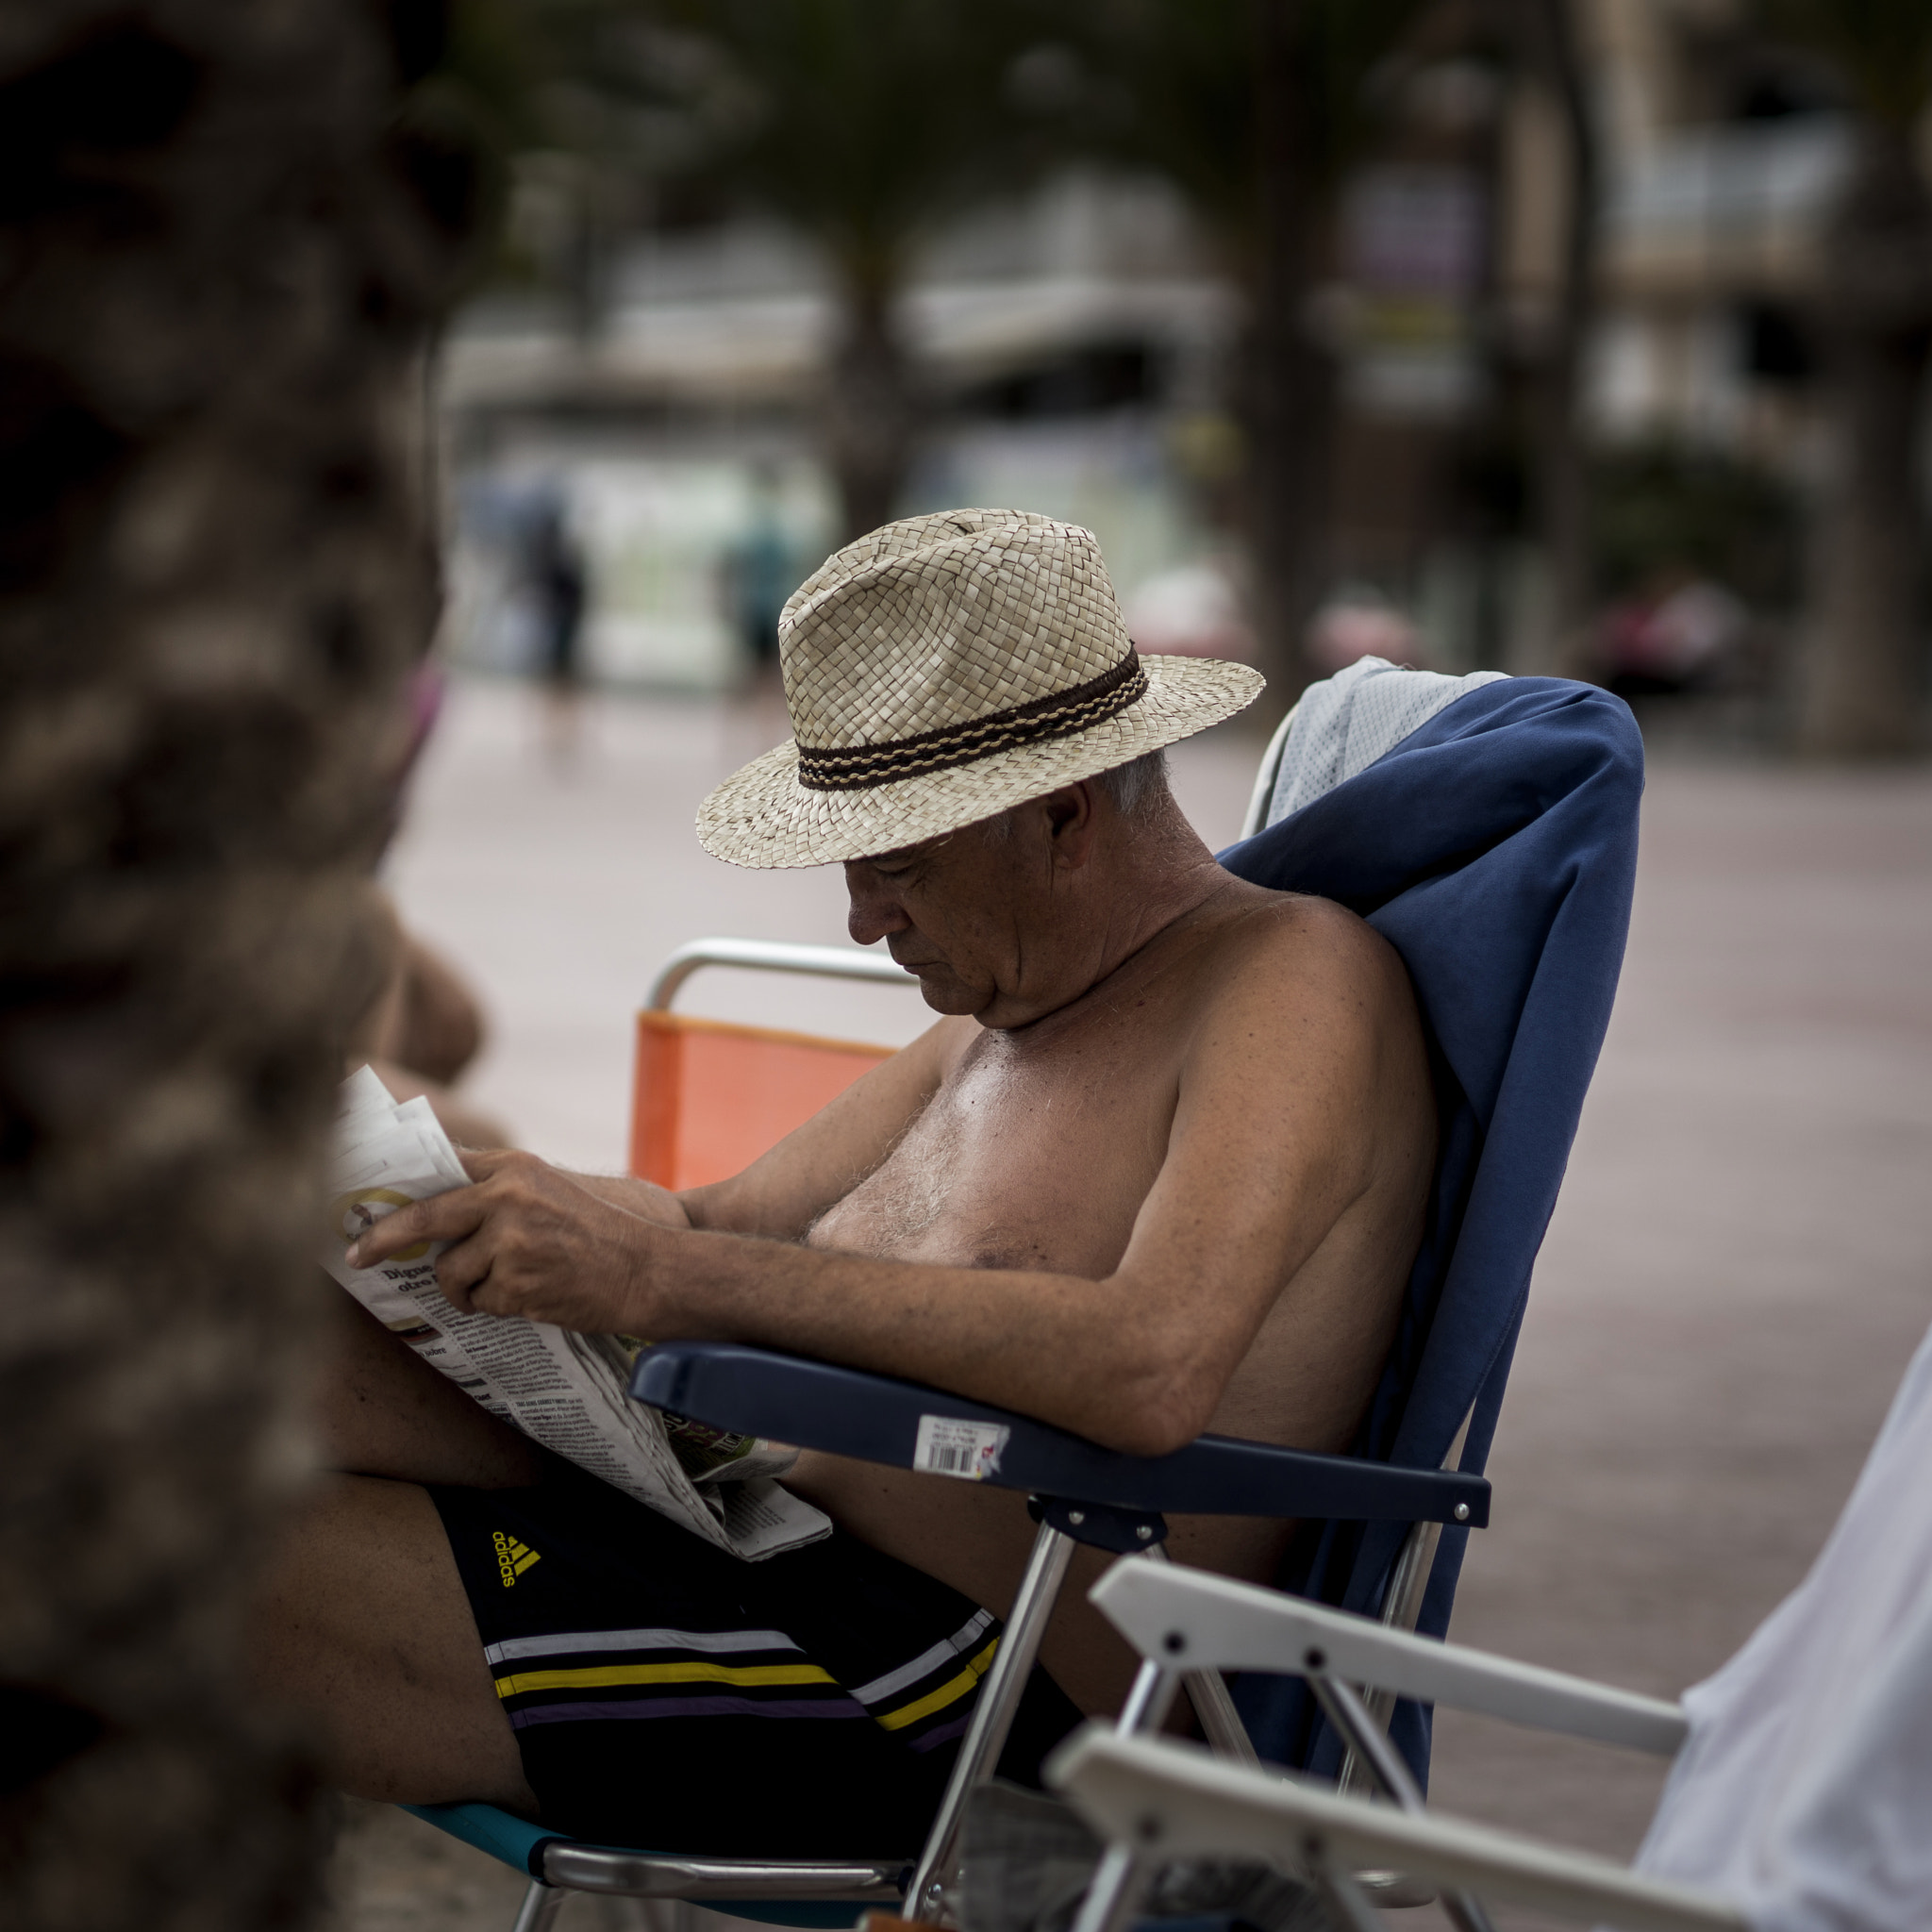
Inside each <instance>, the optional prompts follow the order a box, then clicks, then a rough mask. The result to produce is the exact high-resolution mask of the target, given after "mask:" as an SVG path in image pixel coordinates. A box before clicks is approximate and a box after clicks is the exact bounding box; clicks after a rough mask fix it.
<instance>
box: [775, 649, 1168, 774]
mask: <svg viewBox="0 0 1932 1932" xmlns="http://www.w3.org/2000/svg"><path fill="white" fill-rule="evenodd" d="M1146 693H1147V674H1146V673H1145V672H1144V671H1142V670H1141V658H1140V655H1139V654H1138V653H1137V652H1136V651H1135V649H1134V647H1133V646H1132V645H1131V644H1129V645H1128V646H1127V655H1126V656H1125V657H1124V658H1122V659H1121V661H1120V662H1119V663H1118V664H1116V665H1115V666H1114V667H1113V668H1112V670H1110V671H1103V672H1102V673H1101V674H1100V675H1099V676H1098V677H1091V678H1089V679H1088V680H1087V682H1086V683H1085V684H1076V685H1074V687H1073V688H1072V689H1071V690H1069V691H1049V692H1048V693H1047V695H1046V696H1045V697H1043V698H1034V699H1032V700H1031V701H1030V702H1029V703H1027V704H1024V705H1014V706H1013V707H1012V708H1010V709H1008V710H1005V711H993V712H991V713H989V715H987V716H986V717H984V718H973V719H969V720H968V721H967V722H966V723H964V724H945V725H941V727H940V729H939V730H937V731H922V732H920V733H919V734H918V735H917V736H916V737H913V738H899V739H893V740H891V741H888V742H887V743H884V744H858V745H853V746H851V747H850V748H842V747H840V746H836V745H835V746H833V747H832V748H830V749H829V750H825V749H821V748H818V747H815V746H811V745H804V744H801V745H800V746H799V747H798V782H799V783H800V784H801V785H805V786H808V787H809V788H810V789H811V790H812V791H868V790H870V789H871V788H872V787H873V786H874V785H891V784H893V783H895V782H896V781H897V780H899V779H901V778H916V777H919V776H920V775H922V774H924V773H926V772H945V771H950V770H952V769H953V767H954V766H956V765H970V764H972V763H973V762H974V759H976V758H991V756H992V755H993V754H994V753H995V752H1002V751H1012V750H1015V749H1016V748H1017V747H1019V746H1021V745H1023V744H1043V743H1045V742H1046V741H1048V740H1049V739H1055V738H1071V737H1072V736H1073V735H1074V732H1076V731H1085V730H1086V729H1087V728H1088V727H1089V726H1090V725H1092V724H1104V723H1105V722H1106V721H1107V720H1108V718H1112V717H1116V716H1118V715H1119V713H1121V712H1122V711H1124V710H1125V709H1126V708H1127V707H1128V706H1129V705H1131V704H1135V703H1137V702H1138V701H1139V700H1140V699H1141V698H1142V697H1144V696H1145V695H1146Z"/></svg>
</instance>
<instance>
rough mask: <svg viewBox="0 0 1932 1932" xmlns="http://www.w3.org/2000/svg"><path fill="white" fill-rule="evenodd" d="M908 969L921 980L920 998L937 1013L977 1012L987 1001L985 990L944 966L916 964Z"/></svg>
mask: <svg viewBox="0 0 1932 1932" xmlns="http://www.w3.org/2000/svg"><path fill="white" fill-rule="evenodd" d="M908 970H909V971H910V972H911V973H912V974H914V976H915V977H916V978H917V979H918V981H919V996H920V998H921V999H923V1000H924V1002H925V1003H926V1005H927V1006H929V1007H930V1008H932V1009H933V1011H934V1012H935V1013H945V1014H948V1015H955V1016H957V1015H958V1014H961V1013H976V1012H978V1010H979V1009H980V1008H981V1007H983V1006H985V1005H986V1003H987V995H986V994H985V993H984V992H982V991H979V990H978V989H977V988H976V987H971V986H968V985H966V984H965V983H964V981H962V980H959V979H958V978H956V977H955V976H954V975H953V974H950V973H948V972H947V971H946V970H945V968H944V967H942V966H924V967H919V966H915V967H911V968H909V969H908Z"/></svg>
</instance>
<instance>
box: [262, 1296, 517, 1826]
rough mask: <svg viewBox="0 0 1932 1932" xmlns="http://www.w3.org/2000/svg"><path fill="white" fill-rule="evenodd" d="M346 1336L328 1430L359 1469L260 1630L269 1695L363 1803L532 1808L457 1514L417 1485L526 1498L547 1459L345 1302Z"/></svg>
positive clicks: (338, 1491) (315, 1517)
mask: <svg viewBox="0 0 1932 1932" xmlns="http://www.w3.org/2000/svg"><path fill="white" fill-rule="evenodd" d="M330 1341H331V1343H332V1344H333V1346H332V1349H331V1353H330V1358H329V1359H327V1360H326V1361H325V1363H324V1364H323V1365H322V1374H321V1375H320V1377H319V1379H318V1387H317V1391H316V1398H315V1410H314V1426H315V1429H316V1433H317V1435H318V1437H319V1438H320V1443H321V1448H322V1453H323V1460H324V1461H325V1463H328V1464H330V1465H332V1466H333V1467H334V1468H336V1469H339V1470H344V1471H351V1472H354V1474H343V1475H336V1476H331V1477H328V1478H326V1479H325V1482H324V1483H323V1484H322V1485H321V1486H320V1487H319V1488H318V1489H317V1491H315V1493H314V1494H313V1495H312V1496H311V1497H310V1498H309V1499H308V1502H307V1504H306V1505H305V1507H304V1508H303V1509H302V1511H301V1513H300V1514H299V1515H298V1516H297V1517H296V1518H295V1520H294V1521H293V1522H292V1523H291V1524H290V1526H289V1532H288V1535H287V1537H286V1539H285V1540H284V1542H283V1546H282V1550H281V1553H280V1557H279V1560H278V1561H277V1562H276V1564H275V1567H274V1568H273V1570H272V1572H271V1574H270V1575H269V1578H268V1580H267V1583H266V1585H265V1587H264V1589H263V1590H262V1592H261V1594H260V1596H259V1598H258V1602H257V1606H256V1613H255V1616H254V1619H253V1623H252V1626H251V1630H250V1636H249V1669H250V1674H251V1675H252V1676H253V1678H254V1680H255V1684H256V1687H257V1689H258V1691H260V1693H261V1694H262V1695H263V1696H265V1697H269V1698H273V1699H274V1700H275V1702H276V1703H279V1704H281V1705H283V1706H285V1707H291V1708H293V1709H295V1710H297V1711H300V1712H301V1713H302V1714H303V1715H304V1716H305V1717H306V1718H308V1721H309V1723H310V1724H312V1725H313V1726H314V1729H315V1732H316V1734H317V1737H318V1740H319V1741H320V1743H321V1745H322V1747H323V1752H324V1761H325V1767H326V1769H327V1774H328V1775H329V1777H330V1779H331V1781H332V1782H334V1783H336V1784H339V1785H340V1786H341V1788H342V1789H343V1790H348V1791H353V1792H355V1793H356V1794H357V1795H358V1797H368V1798H379V1799H389V1800H391V1801H396V1802H402V1803H411V1804H439V1803H443V1802H448V1801H455V1800H460V1799H485V1800H488V1801H490V1802H491V1803H494V1804H500V1805H505V1806H508V1807H510V1808H511V1809H512V1810H516V1811H521V1812H524V1813H525V1814H526V1815H534V1814H535V1811H536V1808H537V1801H536V1799H535V1797H534V1795H533V1794H532V1793H531V1790H530V1788H529V1786H528V1785H527V1784H525V1781H524V1774H523V1764H522V1760H521V1757H520V1756H519V1754H518V1751H517V1743H516V1733H515V1732H514V1731H513V1730H511V1728H510V1724H509V1720H508V1718H507V1717H506V1716H505V1715H504V1712H503V1707H502V1705H501V1704H500V1703H499V1702H498V1700H497V1696H496V1691H495V1687H494V1686H493V1684H492V1683H491V1676H490V1672H489V1669H488V1667H487V1666H486V1665H485V1663H484V1660H483V1641H482V1639H481V1638H480V1637H479V1636H478V1635H477V1634H476V1624H475V1618H474V1617H473V1616H472V1615H471V1614H470V1604H469V1599H468V1597H467V1596H466V1595H465V1593H464V1591H463V1586H462V1581H461V1579H460V1577H459V1576H458V1574H457V1566H456V1558H455V1557H452V1556H451V1555H450V1549H449V1540H448V1539H447V1538H446V1537H445V1536H444V1534H443V1529H442V1520H441V1517H439V1516H438V1515H437V1513H436V1506H435V1505H434V1504H433V1503H432V1502H431V1501H430V1500H429V1498H428V1497H427V1496H426V1495H425V1493H424V1492H423V1491H422V1490H420V1489H418V1488H416V1487H415V1485H416V1484H418V1483H453V1484H461V1485H463V1486H465V1487H468V1488H471V1489H479V1490H498V1489H519V1488H525V1487H527V1486H528V1485H530V1484H532V1483H535V1482H536V1481H537V1480H538V1479H539V1477H540V1475H541V1472H542V1458H541V1456H540V1455H539V1454H538V1452H537V1450H536V1448H535V1446H534V1445H533V1444H532V1443H531V1442H530V1441H529V1439H528V1438H527V1437H525V1436H523V1435H520V1434H519V1433H518V1432H517V1431H516V1430H515V1429H512V1428H510V1427H508V1425H507V1424H503V1423H500V1422H498V1421H497V1420H496V1419H495V1418H494V1417H493V1416H491V1415H490V1414H488V1413H486V1412H485V1411H484V1410H483V1409H481V1408H478V1407H477V1406H476V1405H475V1403H474V1402H472V1401H471V1400H470V1398H469V1397H468V1396H467V1395H465V1394H464V1393H463V1392H462V1391H461V1390H460V1389H458V1388H457V1387H456V1385H455V1384H454V1383H452V1382H450V1381H448V1380H446V1379H445V1378H444V1377H443V1376H441V1375H440V1374H437V1372H436V1371H435V1370H434V1369H432V1368H431V1367H429V1365H428V1364H427V1363H426V1362H424V1361H422V1360H420V1359H419V1358H418V1357H417V1356H416V1355H415V1354H414V1353H413V1352H412V1351H411V1350H410V1349H409V1347H408V1344H407V1343H405V1342H402V1341H397V1339H396V1338H395V1337H394V1336H393V1335H391V1333H390V1332H389V1330H388V1329H386V1328H385V1327H384V1326H383V1325H382V1324H381V1323H379V1322H378V1321H376V1320H375V1317H374V1316H373V1315H371V1314H369V1313H368V1312H367V1311H366V1310H365V1309H363V1308H362V1307H359V1306H358V1304H357V1303H356V1302H354V1301H352V1300H351V1299H350V1298H349V1296H347V1295H345V1294H340V1295H338V1296H336V1298H335V1304H334V1314H333V1317H332V1330H331V1335H330ZM378 1478H389V1480H378Z"/></svg>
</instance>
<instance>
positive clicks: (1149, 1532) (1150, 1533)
mask: <svg viewBox="0 0 1932 1932" xmlns="http://www.w3.org/2000/svg"><path fill="white" fill-rule="evenodd" d="M1134 1534H1135V1535H1136V1536H1137V1537H1139V1538H1140V1539H1141V1541H1142V1542H1143V1543H1151V1542H1152V1541H1154V1525H1153V1524H1151V1523H1143V1524H1141V1526H1140V1528H1138V1529H1137V1530H1135V1532H1134Z"/></svg>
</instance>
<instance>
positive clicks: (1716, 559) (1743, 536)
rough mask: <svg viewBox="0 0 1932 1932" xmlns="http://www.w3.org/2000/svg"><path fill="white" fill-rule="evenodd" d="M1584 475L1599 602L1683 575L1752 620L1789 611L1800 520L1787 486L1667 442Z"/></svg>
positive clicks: (1604, 457) (1748, 467) (1615, 454)
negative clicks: (1728, 597) (1712, 584)
mask: <svg viewBox="0 0 1932 1932" xmlns="http://www.w3.org/2000/svg"><path fill="white" fill-rule="evenodd" d="M1593 471H1594V532H1593V535H1594V543H1595V552H1596V558H1595V561H1596V568H1597V573H1598V583H1599V586H1600V588H1601V590H1602V591H1603V592H1604V593H1605V594H1606V595H1607V596H1612V597H1617V596H1624V595H1626V594H1628V593H1629V592H1630V591H1635V590H1638V589H1640V588H1641V587H1642V586H1643V585H1645V584H1646V583H1650V582H1653V581H1655V580H1657V579H1658V578H1660V577H1663V576H1665V575H1673V574H1675V573H1679V572H1688V573H1690V574H1691V575H1697V576H1708V577H1713V578H1715V579H1716V580H1717V581H1718V582H1720V583H1722V584H1724V585H1725V586H1726V587H1727V588H1728V589H1730V590H1731V591H1735V592H1736V593H1737V594H1738V595H1739V596H1740V597H1742V598H1743V599H1744V600H1745V602H1746V603H1748V604H1751V605H1753V606H1755V607H1756V608H1758V609H1760V610H1785V609H1789V608H1791V607H1792V606H1793V605H1794V604H1795V603H1796V601H1797V598H1798V594H1799V591H1800V587H1801V580H1802V567H1803V560H1804V558H1803V552H1804V518H1803V513H1802V506H1801V504H1800V501H1799V497H1798V494H1797V491H1796V490H1795V489H1794V488H1793V487H1792V485H1791V484H1790V483H1789V482H1787V481H1785V480H1784V479H1782V478H1781V477H1778V476H1776V475H1773V474H1771V473H1770V472H1768V471H1766V470H1763V469H1760V468H1757V467H1756V466H1754V465H1752V464H1750V463H1746V462H1743V461H1740V460H1739V459H1738V458H1734V457H1728V456H1724V455H1723V454H1721V453H1719V452H1717V451H1715V450H1708V449H1694V448H1691V447H1688V446H1686V445H1685V444H1683V443H1681V442H1674V441H1652V442H1645V443H1641V444H1637V445H1635V446H1632V447H1629V448H1625V449H1619V450H1612V451H1607V452H1604V453H1602V454H1601V455H1599V456H1598V458H1596V460H1595V463H1594V464H1593Z"/></svg>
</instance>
